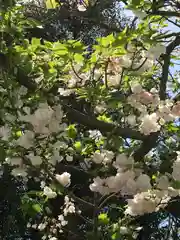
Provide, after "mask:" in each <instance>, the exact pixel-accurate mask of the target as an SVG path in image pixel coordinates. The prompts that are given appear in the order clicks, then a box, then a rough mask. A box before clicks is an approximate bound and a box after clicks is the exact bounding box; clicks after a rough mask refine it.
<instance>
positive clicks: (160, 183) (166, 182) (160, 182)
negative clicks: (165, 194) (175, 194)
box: [157, 176, 169, 190]
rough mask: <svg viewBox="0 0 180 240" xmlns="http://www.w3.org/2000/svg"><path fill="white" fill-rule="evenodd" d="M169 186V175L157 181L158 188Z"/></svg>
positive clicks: (162, 188) (163, 188) (165, 188)
mask: <svg viewBox="0 0 180 240" xmlns="http://www.w3.org/2000/svg"><path fill="white" fill-rule="evenodd" d="M168 187H169V179H168V177H167V176H161V177H160V178H159V179H158V181H157V188H159V189H161V190H167V189H168Z"/></svg>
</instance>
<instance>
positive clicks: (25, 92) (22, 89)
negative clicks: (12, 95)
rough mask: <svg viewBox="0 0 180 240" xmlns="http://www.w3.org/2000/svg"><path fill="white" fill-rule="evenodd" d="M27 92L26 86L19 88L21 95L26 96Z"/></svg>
mask: <svg viewBox="0 0 180 240" xmlns="http://www.w3.org/2000/svg"><path fill="white" fill-rule="evenodd" d="M27 92H28V90H27V88H26V87H24V86H21V87H20V88H19V89H18V94H19V95H22V96H24V95H26V94H27Z"/></svg>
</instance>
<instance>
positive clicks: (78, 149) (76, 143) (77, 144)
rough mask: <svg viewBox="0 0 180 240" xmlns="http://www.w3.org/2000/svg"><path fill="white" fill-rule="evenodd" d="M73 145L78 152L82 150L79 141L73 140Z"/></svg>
mask: <svg viewBox="0 0 180 240" xmlns="http://www.w3.org/2000/svg"><path fill="white" fill-rule="evenodd" d="M74 147H75V149H76V150H77V151H78V152H81V150H82V144H81V142H80V141H77V142H75V143H74Z"/></svg>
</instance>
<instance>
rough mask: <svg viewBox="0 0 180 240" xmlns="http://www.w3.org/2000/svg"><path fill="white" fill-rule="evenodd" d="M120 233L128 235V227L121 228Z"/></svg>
mask: <svg viewBox="0 0 180 240" xmlns="http://www.w3.org/2000/svg"><path fill="white" fill-rule="evenodd" d="M119 230H120V233H121V234H122V235H126V234H128V232H129V231H128V228H127V227H125V226H121V227H120V229H119Z"/></svg>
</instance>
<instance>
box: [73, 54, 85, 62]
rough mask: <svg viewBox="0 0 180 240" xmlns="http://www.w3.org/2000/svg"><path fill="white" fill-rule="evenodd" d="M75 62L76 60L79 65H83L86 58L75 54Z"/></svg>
mask: <svg viewBox="0 0 180 240" xmlns="http://www.w3.org/2000/svg"><path fill="white" fill-rule="evenodd" d="M74 60H75V61H76V62H77V63H82V62H83V61H84V57H83V56H82V54H79V53H75V54H74Z"/></svg>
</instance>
